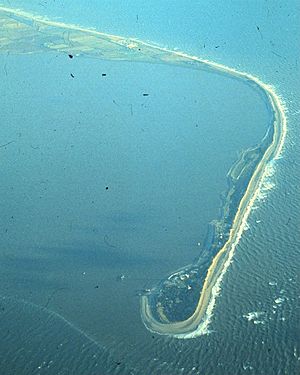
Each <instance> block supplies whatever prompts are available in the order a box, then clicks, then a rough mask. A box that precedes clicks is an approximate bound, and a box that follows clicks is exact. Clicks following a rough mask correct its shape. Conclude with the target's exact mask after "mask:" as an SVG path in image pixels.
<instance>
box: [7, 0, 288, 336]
mask: <svg viewBox="0 0 300 375" xmlns="http://www.w3.org/2000/svg"><path fill="white" fill-rule="evenodd" d="M43 52H55V53H58V52H60V53H65V54H68V55H69V56H70V57H72V56H77V55H78V56H80V55H83V56H86V57H93V58H99V59H105V60H119V61H122V60H123V61H132V62H144V63H154V64H168V65H176V66H182V67H185V68H191V69H195V70H205V71H210V72H214V73H217V74H223V75H226V76H229V77H231V78H233V79H238V80H240V81H242V82H244V83H245V84H246V85H248V86H250V87H252V88H253V89H254V90H257V91H259V92H260V94H261V97H262V100H264V101H265V102H266V105H267V106H268V110H269V113H270V124H269V126H268V129H267V132H266V134H265V136H264V138H263V139H262V141H261V142H260V143H259V144H258V145H257V147H255V148H252V149H248V150H246V151H244V152H243V153H242V154H241V155H240V157H239V160H238V161H237V162H236V163H235V164H234V165H233V166H232V168H231V169H230V171H229V173H228V176H227V178H228V189H227V193H226V194H225V195H224V197H223V201H222V207H221V210H220V215H219V218H218V219H217V220H215V221H213V222H212V223H210V225H209V228H208V234H207V238H206V241H205V244H204V246H203V248H202V250H201V254H200V256H199V260H198V261H197V262H195V264H192V265H188V266H186V267H183V268H182V269H180V270H178V271H176V272H175V273H173V274H172V275H170V276H169V277H167V278H166V279H165V280H162V281H161V282H159V283H158V284H157V285H156V286H154V287H153V288H152V289H150V290H149V291H147V293H146V294H145V295H142V296H141V317H142V320H143V322H144V325H145V326H146V327H147V328H148V329H149V330H150V331H153V332H156V333H158V334H164V335H170V336H173V337H177V338H191V337H195V336H198V335H201V334H204V333H206V332H207V330H208V326H209V323H210V321H211V317H212V312H213V308H214V305H215V302H216V298H217V296H218V294H219V291H220V285H221V281H222V278H223V276H224V274H225V272H226V270H227V268H228V266H229V264H230V262H231V260H232V257H233V254H234V250H235V248H236V246H237V244H238V242H239V240H240V238H241V236H242V233H243V231H244V229H245V227H246V225H247V218H248V216H249V214H250V212H251V208H252V206H253V204H254V202H255V200H256V199H257V197H258V195H259V193H260V190H261V188H262V185H263V182H264V179H265V177H266V176H267V174H268V169H269V168H270V163H272V161H273V160H274V159H276V158H277V157H278V156H279V154H280V153H281V150H282V147H283V144H284V140H285V136H286V131H287V118H286V113H285V112H286V111H285V106H284V104H283V101H282V99H281V98H280V96H279V95H278V94H277V93H276V91H275V89H274V88H273V87H272V86H270V85H268V84H265V83H264V82H262V81H261V80H260V79H259V78H257V77H255V76H253V75H251V74H249V73H246V72H241V71H238V70H236V69H234V68H230V67H227V66H225V65H222V64H219V63H215V62H212V61H209V60H206V59H202V58H200V57H196V56H190V55H188V54H185V53H183V52H179V51H174V50H170V49H167V48H163V47H160V46H157V45H155V44H152V43H148V42H144V41H141V40H138V39H136V38H126V37H121V36H116V35H111V34H106V33H102V32H99V31H97V30H94V29H89V28H84V27H81V26H77V25H72V24H67V23H63V22H60V21H55V20H50V19H48V18H46V17H41V16H38V15H35V14H31V13H28V12H26V11H23V10H21V9H13V8H9V7H5V6H0V53H1V54H8V53H9V54H33V53H43Z"/></svg>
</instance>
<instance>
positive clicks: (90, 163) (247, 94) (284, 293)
mask: <svg viewBox="0 0 300 375" xmlns="http://www.w3.org/2000/svg"><path fill="white" fill-rule="evenodd" d="M2 5H5V6H9V7H12V8H21V9H23V10H26V11H28V12H33V13H36V14H39V15H41V16H47V17H49V18H50V19H53V20H58V21H62V22H65V23H74V24H78V25H81V26H84V27H94V28H95V29H97V30H99V31H102V32H105V33H111V34H116V35H121V36H129V37H137V38H139V39H141V40H145V41H151V42H153V43H157V44H158V45H160V46H163V47H168V48H170V49H174V48H178V49H179V50H180V51H184V52H186V53H188V54H190V55H195V56H199V57H202V58H206V59H208V60H211V61H214V62H218V63H221V64H224V65H227V66H229V67H233V68H236V69H238V70H240V71H245V72H248V73H250V74H252V75H254V76H257V77H259V78H260V79H261V80H262V81H263V82H265V83H268V84H271V85H272V86H274V87H275V89H276V92H277V94H279V96H280V97H281V98H282V100H283V102H284V104H285V105H286V107H287V118H288V133H287V138H286V141H285V144H284V148H283V151H282V154H281V156H280V158H278V159H277V160H274V161H273V162H272V163H271V165H270V166H269V170H270V173H269V176H268V177H267V179H266V180H265V182H264V185H263V189H262V191H261V193H260V195H259V198H258V199H257V201H256V202H255V205H254V207H253V210H252V213H251V215H250V217H249V219H248V226H247V230H246V231H245V232H244V234H243V236H242V238H241V240H240V242H239V244H238V246H237V248H236V251H235V255H234V258H233V262H232V264H231V266H230V267H229V269H228V271H227V273H226V274H225V277H224V279H223V282H222V287H221V292H220V296H219V297H218V299H217V303H216V306H215V308H214V315H213V319H212V322H211V324H210V326H209V333H208V334H206V335H202V336H199V337H197V338H194V339H186V340H179V339H175V338H170V337H167V336H160V335H156V334H154V333H151V332H149V331H148V330H147V329H146V328H145V327H144V325H143V323H142V321H141V316H140V311H139V303H140V301H139V293H140V290H142V289H145V288H151V287H152V286H154V285H155V284H156V283H157V282H158V281H159V280H160V279H162V278H165V277H166V276H167V275H169V274H170V273H172V272H173V271H175V270H176V269H178V268H179V267H181V266H184V265H186V264H188V263H191V262H193V261H194V260H195V259H197V256H198V255H199V243H200V244H201V243H202V241H203V239H204V237H205V234H206V230H207V224H208V222H209V221H211V220H213V219H215V218H217V217H218V210H219V205H220V199H219V197H220V194H221V193H222V192H224V191H225V190H226V173H227V172H228V170H229V168H230V167H231V166H232V164H233V163H234V162H235V161H236V159H237V157H238V154H239V153H240V152H241V151H242V150H243V149H245V148H247V147H251V146H254V145H255V144H256V143H257V142H259V141H260V140H261V138H262V137H263V135H264V133H265V131H266V127H267V125H268V123H267V121H268V113H267V110H266V108H265V105H264V102H263V100H261V98H260V96H259V95H258V94H257V93H255V92H253V91H252V90H250V89H249V88H247V86H246V85H244V84H242V83H240V82H239V81H236V80H233V79H230V78H228V77H226V76H223V75H217V74H211V73H208V72H203V73H202V72H199V71H195V70H191V69H184V68H179V67H174V66H167V65H151V64H146V63H145V64H144V63H139V64H137V63H131V62H116V61H113V62H111V61H102V60H97V59H89V58H84V57H82V58H78V59H77V58H76V57H75V58H74V59H69V58H68V56H67V55H64V54H59V53H52V54H48V53H45V54H43V53H39V54H36V55H35V54H32V55H30V56H28V55H27V56H24V55H20V56H16V55H10V54H1V55H0V71H1V73H0V95H1V105H0V108H1V122H3V123H4V126H2V129H1V130H0V137H1V142H0V143H1V145H4V144H6V143H9V142H10V141H11V140H12V141H13V142H12V143H10V144H9V145H7V146H4V147H1V148H0V163H1V174H2V183H1V186H0V192H1V207H2V208H1V211H2V213H1V218H0V224H1V228H0V230H1V240H0V243H1V248H0V274H1V286H0V317H1V319H0V332H1V340H0V375H2V374H3V375H29V374H49V375H58V374H61V375H106V374H107V375H109V374H124V375H127V374H145V375H148V374H149V375H152V374H154V375H177V374H178V375H179V374H183V375H185V374H199V375H224V374H228V375H240V374H253V375H281V374H287V375H298V374H299V373H300V292H299V291H300V280H299V276H300V272H299V264H300V218H299V212H300V194H299V186H300V172H299V171H300V144H299V123H300V92H299V87H300V69H299V64H300V61H299V46H300V3H299V2H298V1H292V0H289V1H277V0H273V1H271V0H269V1H267V0H264V1H263V0H261V1H254V0H253V1H250V0H248V1H229V0H228V1H226V2H221V1H216V2H212V1H203V2H200V1H183V0H182V1H178V0H176V1H171V0H166V1H163V2H160V1H156V0H155V1H154V0H153V1H144V0H142V1H138V0H128V1H126V2H125V1H124V2H120V1H116V0H115V1H101V2H98V1H95V0H93V1H82V0H81V1H80V0H74V1H73V2H72V5H69V4H66V2H65V1H62V0H56V1H55V0H53V1H50V0H48V1H44V0H41V1H39V2H36V1H32V0H28V1H24V0H22V1H21V0H16V1H13V0H11V1H8V0H7V1H4V0H3V4H2ZM0 43H1V42H0ZM0 47H1V44H0ZM70 73H72V75H74V79H72V78H71V77H70ZM103 73H105V74H106V76H102V74H103ZM143 93H147V94H149V96H143ZM166 108H167V109H168V110H166ZM200 131H201V137H199V132H200Z"/></svg>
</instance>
